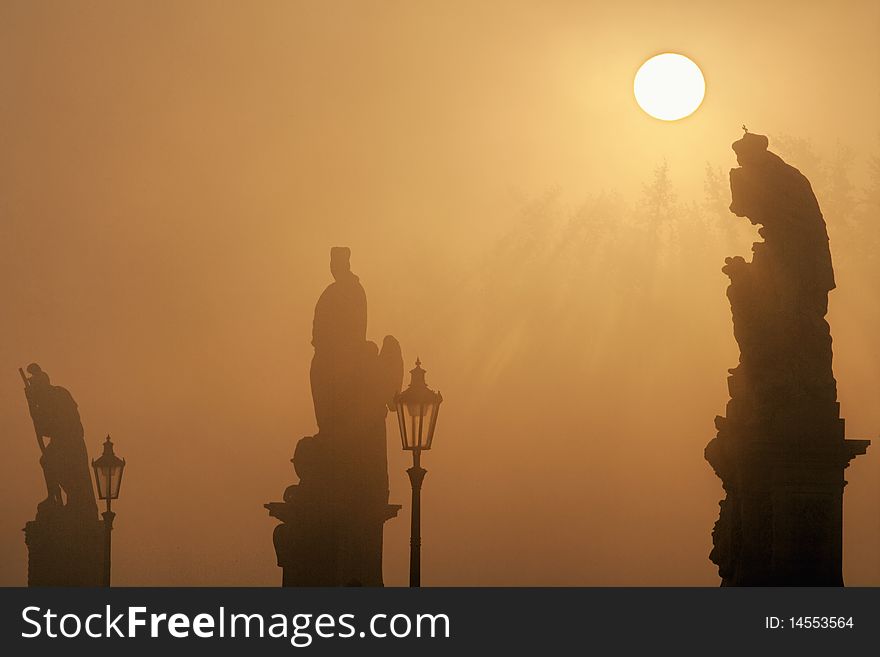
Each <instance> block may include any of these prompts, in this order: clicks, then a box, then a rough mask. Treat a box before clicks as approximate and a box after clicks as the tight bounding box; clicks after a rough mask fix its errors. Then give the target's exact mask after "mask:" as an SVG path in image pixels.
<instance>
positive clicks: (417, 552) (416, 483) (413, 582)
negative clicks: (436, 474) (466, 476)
mask: <svg viewBox="0 0 880 657" xmlns="http://www.w3.org/2000/svg"><path fill="white" fill-rule="evenodd" d="M420 453H421V450H420V449H414V450H413V466H412V467H411V468H409V469H408V470H407V471H406V473H407V474H408V475H409V483H410V484H411V485H412V517H411V521H410V536H409V585H410V586H411V587H419V586H421V585H422V537H421V524H422V480H423V479H424V478H425V474H426V473H427V472H428V471H427V470H425V469H424V468H423V467H421V465H420V464H419V456H420Z"/></svg>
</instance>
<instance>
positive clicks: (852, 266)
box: [0, 0, 880, 586]
mask: <svg viewBox="0 0 880 657" xmlns="http://www.w3.org/2000/svg"><path fill="white" fill-rule="evenodd" d="M721 5H722V3H695V2H675V1H669V2H662V3H658V2H628V1H626V0H623V1H619V2H610V3H598V2H590V1H588V0H582V1H579V2H574V1H569V2H563V1H553V0H547V1H541V2H538V1H532V2H516V1H504V2H487V1H476V2H474V1H468V2H464V1H454V2H449V1H444V2H441V1H436V2H435V1H426V0H420V1H418V2H410V1H403V0H401V1H374V2H359V1H352V2H338V1H329V2H328V1H317V0H314V1H300V2H269V1H266V2H260V3H245V2H222V1H211V2H207V1H205V2H197V1H191V2H122V3H120V2H88V3H85V2H80V3H71V2H62V1H57V2H48V1H33V0H28V1H24V0H22V1H15V0H0V231H2V232H0V295H2V296H0V299H2V309H3V313H2V315H0V322H2V323H0V435H2V436H3V446H4V450H5V453H4V458H3V459H2V460H0V482H2V483H0V492H2V494H0V557H2V558H0V584H3V585H22V584H24V583H25V581H26V562H27V553H26V548H25V545H24V540H23V534H22V533H21V531H20V530H21V528H22V527H23V526H24V524H25V522H26V521H28V520H29V519H32V518H33V513H34V510H35V506H36V503H37V502H38V501H39V500H40V499H42V494H43V493H44V490H43V483H42V476H41V472H40V469H39V465H38V464H37V458H38V454H37V448H36V446H35V445H34V439H33V433H32V428H31V425H30V419H29V417H28V415H27V409H26V405H25V402H24V398H23V395H22V391H21V383H20V380H19V378H18V374H17V372H16V369H17V368H18V367H20V366H25V365H27V364H28V363H29V362H32V361H37V362H39V363H40V364H41V365H42V366H43V367H44V368H45V369H46V371H47V372H49V374H50V375H51V376H52V379H53V383H56V384H59V385H63V386H65V387H67V388H69V389H70V390H71V392H72V393H73V395H74V397H75V399H76V400H77V402H78V403H79V406H80V411H81V414H82V418H83V423H84V426H85V430H86V440H87V444H88V446H89V450H90V453H91V455H92V456H95V455H97V453H98V449H99V445H100V443H101V441H102V439H103V437H104V435H105V434H107V433H110V434H112V436H113V439H114V442H115V444H116V449H117V453H118V454H120V455H121V456H124V457H125V458H126V459H127V461H128V468H127V470H126V475H125V482H124V486H123V491H122V496H121V498H120V500H119V503H118V505H115V506H114V509H115V510H117V512H118V517H117V519H116V524H115V527H116V529H115V530H114V555H113V556H114V573H113V576H114V583H115V584H118V585H212V584H229V585H277V584H278V583H279V582H280V571H279V570H278V568H277V567H276V565H275V555H274V550H273V547H272V529H273V527H274V524H275V521H274V520H272V519H270V518H269V517H268V516H267V514H266V512H265V510H264V509H263V508H262V505H263V503H265V502H268V501H272V500H278V499H280V498H281V494H282V492H283V490H284V488H285V487H286V486H287V485H289V484H290V483H293V482H294V481H295V475H294V473H293V468H292V466H291V464H290V462H289V459H290V457H291V455H292V452H293V446H294V444H295V442H296V440H298V439H299V438H300V437H302V436H305V435H310V434H312V433H314V432H315V430H316V427H315V421H314V415H313V411H312V406H311V398H310V393H309V379H308V367H309V361H310V359H311V353H312V350H311V345H310V344H309V342H310V337H311V336H310V330H311V320H312V312H313V309H314V303H315V301H316V300H317V298H318V295H319V294H320V293H321V291H322V290H323V288H324V287H325V286H326V285H327V284H328V283H329V282H330V281H331V278H330V274H329V270H328V266H327V265H328V253H329V248H330V247H331V246H334V245H347V246H350V247H351V248H352V252H353V254H352V268H353V270H354V271H355V273H357V274H358V275H359V276H360V277H361V280H362V282H363V284H364V287H365V288H366V291H367V295H368V299H369V304H370V305H369V307H370V311H369V313H370V315H369V316H370V319H369V321H370V323H369V329H368V334H369V336H370V337H371V338H372V339H374V340H377V341H380V340H381V338H382V336H383V335H385V334H386V333H391V334H393V335H395V336H396V337H397V338H398V339H399V340H400V342H401V344H402V347H403V351H404V357H405V360H406V362H407V364H409V363H410V362H412V361H413V360H414V359H415V357H416V356H417V355H418V356H420V357H421V359H422V362H423V364H424V366H425V368H426V369H427V370H428V382H429V384H430V385H432V386H433V387H435V388H439V389H440V390H442V392H443V395H444V398H445V401H444V406H443V413H442V415H441V418H440V425H439V428H438V433H437V438H436V440H435V448H434V449H433V450H432V451H431V452H430V453H429V454H427V455H425V458H424V461H423V465H424V466H425V467H426V468H427V470H428V475H427V478H426V480H425V485H424V490H423V520H422V523H423V530H422V534H423V566H422V581H423V583H424V584H425V585H508V584H509V585H566V584H583V585H679V584H682V585H709V586H714V585H717V584H718V578H717V574H716V572H715V568H714V566H713V565H712V564H711V563H710V562H709V560H708V552H709V549H710V545H711V538H710V531H711V529H712V524H713V523H714V521H715V519H716V517H717V510H718V506H717V504H718V501H719V499H720V497H721V487H720V483H719V481H718V479H717V478H716V477H715V476H714V474H713V473H712V471H711V468H710V467H709V466H708V464H707V463H705V461H704V460H703V456H702V452H703V448H704V446H705V444H706V442H707V441H708V440H709V439H710V438H711V437H712V435H713V432H714V429H713V418H714V416H715V415H717V414H721V413H723V409H724V404H725V403H726V400H727V391H726V383H725V376H726V368H728V367H733V366H734V365H735V364H736V358H737V348H736V344H735V342H734V340H733V335H732V327H731V325H730V314H729V307H728V305H727V300H726V298H725V296H724V290H725V286H726V284H727V281H726V279H725V278H724V277H723V275H721V274H720V271H719V270H720V267H721V265H722V263H723V257H724V256H725V255H733V254H735V253H740V254H743V255H747V254H748V248H749V243H750V241H751V240H753V239H755V237H754V231H753V230H752V229H751V228H750V227H749V226H748V223H747V222H746V221H745V220H738V219H736V218H735V217H733V215H729V214H728V215H726V216H721V215H718V214H713V213H711V212H710V211H708V210H705V208H704V206H703V205H702V204H703V201H704V196H703V184H704V171H705V168H706V165H707V162H708V163H710V164H711V166H713V167H721V169H722V171H723V175H725V176H726V171H727V169H729V168H730V167H731V166H735V160H734V157H733V153H732V151H731V150H730V143H731V142H732V141H733V140H734V139H737V138H738V137H739V135H740V134H741V130H740V129H739V126H740V125H741V124H743V123H746V124H747V125H748V126H749V129H750V130H752V131H754V132H760V133H765V134H768V135H770V136H771V149H772V148H774V146H775V145H776V144H786V143H788V144H789V145H791V144H792V143H800V144H801V145H802V146H803V144H804V143H807V142H808V143H809V145H810V149H811V150H812V152H813V153H815V154H817V156H818V157H819V158H821V159H820V162H821V164H818V165H815V168H814V169H811V168H810V164H809V163H807V162H799V161H798V160H797V159H796V158H797V156H798V154H801V155H802V157H806V156H804V155H803V153H805V152H807V151H806V150H805V149H804V147H801V148H800V149H798V148H794V147H792V148H790V153H783V154H784V155H785V156H786V157H787V158H788V159H789V161H790V162H791V163H792V164H793V165H794V166H800V167H801V168H802V169H803V170H804V172H805V173H806V174H807V175H809V176H811V178H812V179H813V183H814V187H815V188H816V191H817V195H818V196H819V202H820V204H821V205H823V209H825V214H826V218H827V220H828V224H829V233H830V235H831V239H832V254H833V257H834V261H835V265H836V267H837V272H838V278H837V280H838V286H839V289H838V290H836V291H835V292H833V293H832V297H831V311H830V315H829V321H830V322H831V327H832V334H833V336H834V339H835V343H834V346H835V373H836V376H837V379H838V383H839V386H838V387H839V398H840V401H841V405H842V414H843V415H844V417H846V418H847V422H848V425H847V426H848V435H849V436H850V437H856V438H859V437H864V438H877V436H878V434H880V404H878V398H880V397H878V392H880V369H878V365H880V306H878V299H880V294H878V292H880V290H878V281H880V275H878V274H880V267H878V265H877V263H876V260H871V258H870V257H869V254H865V253H863V251H862V250H861V248H860V246H859V245H860V244H873V245H875V246H877V247H878V248H880V231H878V228H877V227H876V224H877V223H878V222H877V221H876V219H877V214H876V213H875V214H873V215H872V214H871V210H870V208H871V206H869V205H866V204H865V203H863V202H862V200H861V199H862V196H861V195H862V194H863V192H864V193H867V192H865V190H868V189H870V185H871V180H870V176H871V171H872V170H871V167H870V162H871V158H872V157H873V158H876V157H877V156H878V153H880V134H878V128H877V117H878V116H880V41H878V40H877V34H878V30H880V5H878V4H877V3H872V2H865V1H861V0H850V1H846V0H843V1H840V2H836V3H830V2H820V1H809V2H805V1H803V0H799V1H787V2H781V1H780V2H737V3H724V4H723V6H721ZM663 51H676V52H681V53H684V54H686V55H688V56H690V57H692V58H693V59H694V60H695V61H696V62H697V63H698V64H699V65H700V66H701V68H702V70H703V72H704V75H705V77H706V83H707V92H706V98H705V101H704V103H703V105H702V107H701V108H700V109H699V110H698V111H697V112H696V113H695V114H694V115H692V116H691V117H689V118H687V119H685V120H683V121H680V122H675V123H664V122H660V121H657V120H655V119H652V118H650V117H649V116H647V115H646V114H645V113H644V112H642V111H641V110H640V109H639V108H638V106H637V105H636V103H635V100H634V98H633V95H632V79H633V75H634V74H635V71H636V70H637V69H638V67H639V66H640V65H641V64H642V62H644V61H645V59H647V58H648V57H650V56H651V55H653V54H656V53H658V52H663ZM774 138H777V139H776V141H773V140H774ZM786 140H787V141H786ZM797 140H805V141H804V142H797ZM847 149H848V150H847ZM842 152H848V153H849V156H848V157H849V159H848V160H847V162H848V164H847V166H846V172H847V174H848V176H849V179H850V180H851V183H852V188H853V192H852V196H853V199H852V200H851V201H850V202H849V205H847V204H846V203H845V202H844V201H841V200H839V199H840V185H839V184H837V183H836V182H835V181H836V180H838V178H839V176H838V177H835V170H833V167H832V163H833V162H835V161H836V160H835V158H836V157H838V156H839V154H840V153H842ZM664 161H665V162H666V163H667V164H668V169H669V176H670V178H671V182H672V184H673V185H674V187H675V190H676V201H675V204H674V211H673V212H671V213H670V215H669V216H668V217H665V218H664V219H663V221H662V225H661V224H660V222H658V223H656V224H652V223H651V221H647V222H645V221H641V222H640V221H639V220H638V217H639V216H641V215H639V207H641V206H640V199H641V198H643V195H644V193H645V192H644V185H646V184H648V185H649V184H650V183H651V181H652V179H653V176H654V172H655V170H656V169H657V167H658V166H660V165H661V164H662V163H663V162H664ZM875 175H876V174H875ZM820 183H821V184H820ZM826 192H827V195H829V196H830V195H832V194H833V195H835V196H834V199H835V200H834V205H833V206H832V205H829V203H830V202H831V201H828V202H827V203H826V200H827V198H826V196H825V193H826ZM698 206H699V207H698ZM832 207H833V208H834V211H832V210H830V209H829V208H832ZM698 211H699V212H701V213H702V214H701V216H702V219H701V222H702V223H699V224H697V223H694V219H693V217H694V216H695V215H694V213H696V212H698ZM648 235H650V236H652V237H651V239H652V240H654V237H656V240H654V241H651V240H649V239H647V237H646V236H648ZM870 240H875V241H873V242H871V241H870ZM649 244H651V245H653V247H652V248H648V246H647V245H649ZM874 252H875V253H876V250H875V251H874ZM388 427H389V468H390V473H391V501H392V502H399V503H404V504H408V500H409V483H408V480H407V477H406V475H405V468H406V467H407V463H406V457H405V455H404V454H402V453H401V451H400V449H399V448H398V441H397V436H396V433H395V427H394V424H393V423H392V422H391V421H389V424H388ZM878 455H880V444H875V445H874V446H873V447H872V448H871V450H869V452H868V455H867V456H864V457H860V458H859V459H858V460H857V461H856V462H855V463H854V464H853V465H852V466H851V467H850V469H849V470H848V471H847V479H848V480H849V481H850V485H849V486H847V489H846V495H845V508H846V518H845V576H846V579H847V583H849V584H861V585H878V584H880V556H878V555H880V511H878V503H880V456H878ZM408 534H409V522H408V519H407V517H406V515H405V514H402V515H401V517H400V518H398V519H395V520H392V521H390V522H389V523H388V524H387V525H386V532H385V542H386V551H385V577H386V583H388V584H389V585H403V584H405V583H406V580H407V559H408Z"/></svg>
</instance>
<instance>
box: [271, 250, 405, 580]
mask: <svg viewBox="0 0 880 657" xmlns="http://www.w3.org/2000/svg"><path fill="white" fill-rule="evenodd" d="M350 257H351V252H350V250H349V249H348V248H345V247H334V248H333V249H331V251H330V272H331V274H332V275H333V279H334V282H333V283H331V284H330V285H329V286H328V287H327V288H326V289H325V290H324V292H323V294H322V295H321V296H320V298H319V299H318V303H317V305H316V306H315V315H314V322H313V327H312V345H313V346H314V348H315V354H314V357H313V358H312V364H311V370H310V380H311V388H312V400H313V403H314V408H315V420H316V422H317V425H318V433H317V434H315V435H314V436H307V437H305V438H302V439H301V440H300V441H299V442H298V443H297V445H296V449H295V451H294V457H293V459H292V460H293V464H294V469H295V471H296V474H297V475H298V476H299V479H300V481H299V483H298V484H295V485H293V486H290V487H288V489H287V490H286V491H285V494H284V502H274V503H270V504H267V505H266V506H267V508H268V509H269V512H270V515H272V516H274V517H276V518H278V519H280V520H282V521H283V524H282V525H279V526H278V527H277V528H276V531H275V547H276V552H277V554H278V563H279V565H280V566H281V567H282V568H283V572H284V574H283V578H282V582H283V584H284V585H286V586H303V585H316V586H332V585H351V584H359V585H364V586H380V585H381V584H382V525H383V524H384V522H385V521H386V520H388V519H389V518H392V517H394V516H395V515H396V513H397V510H398V509H399V506H397V505H389V504H388V464H387V454H386V449H387V446H386V434H385V417H386V415H387V413H388V411H389V409H390V408H392V406H391V402H392V400H393V398H394V395H395V394H396V393H397V392H398V391H399V390H400V386H401V383H402V380H403V359H402V357H401V353H400V345H399V344H398V342H397V340H395V339H394V337H392V336H390V335H389V336H385V339H384V340H383V342H382V349H381V351H380V350H379V348H378V347H377V345H376V344H375V343H374V342H371V341H369V340H367V337H366V333H367V299H366V294H365V293H364V289H363V287H362V286H361V284H360V281H359V279H358V277H357V276H356V275H355V274H353V273H352V271H351V267H350Z"/></svg>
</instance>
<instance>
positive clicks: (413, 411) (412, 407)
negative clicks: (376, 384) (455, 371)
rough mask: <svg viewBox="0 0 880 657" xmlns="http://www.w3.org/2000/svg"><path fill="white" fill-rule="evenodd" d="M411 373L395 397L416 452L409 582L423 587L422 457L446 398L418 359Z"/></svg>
mask: <svg viewBox="0 0 880 657" xmlns="http://www.w3.org/2000/svg"><path fill="white" fill-rule="evenodd" d="M410 375H411V378H410V382H409V387H408V388H407V389H406V390H404V391H403V392H400V393H398V394H397V395H396V396H395V398H394V405H395V406H396V407H397V423H398V426H399V427H400V441H401V443H402V445H403V449H405V450H409V451H411V452H412V455H413V466H412V467H411V468H409V469H408V470H407V471H406V473H407V474H408V475H409V481H410V484H412V525H411V529H410V539H409V585H410V586H421V547H422V539H421V536H420V529H421V495H422V480H423V479H424V478H425V473H426V472H427V470H425V469H424V468H423V467H421V464H420V462H419V459H420V456H421V453H422V450H428V449H431V443H432V442H433V440H434V429H436V428H437V414H438V413H439V411H440V402H442V401H443V397H442V396H441V395H440V393H439V392H434V391H433V390H431V389H430V388H429V387H428V386H427V384H426V383H425V370H423V369H422V363H421V362H420V361H419V360H418V359H416V366H415V368H413V369H411V370H410Z"/></svg>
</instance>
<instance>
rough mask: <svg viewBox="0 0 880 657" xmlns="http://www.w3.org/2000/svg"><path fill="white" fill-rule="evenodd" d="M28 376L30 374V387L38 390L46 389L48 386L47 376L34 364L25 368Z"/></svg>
mask: <svg viewBox="0 0 880 657" xmlns="http://www.w3.org/2000/svg"><path fill="white" fill-rule="evenodd" d="M27 371H28V374H30V375H31V376H30V379H29V381H30V385H32V386H36V387H38V388H43V387H47V386H48V385H49V375H48V374H46V373H45V372H44V371H43V369H42V368H41V367H40V366H39V365H37V364H36V363H31V364H30V365H28V366H27Z"/></svg>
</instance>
